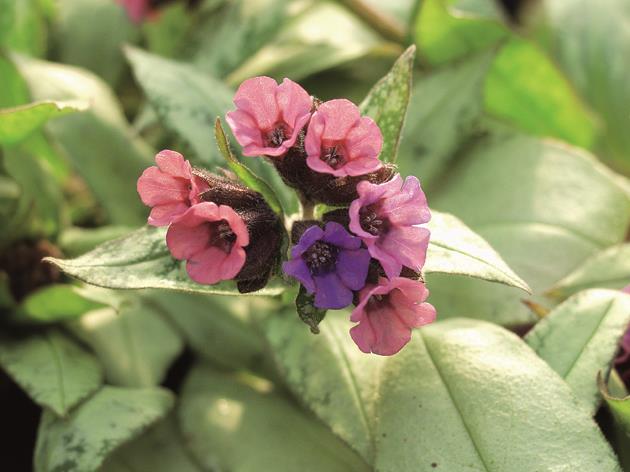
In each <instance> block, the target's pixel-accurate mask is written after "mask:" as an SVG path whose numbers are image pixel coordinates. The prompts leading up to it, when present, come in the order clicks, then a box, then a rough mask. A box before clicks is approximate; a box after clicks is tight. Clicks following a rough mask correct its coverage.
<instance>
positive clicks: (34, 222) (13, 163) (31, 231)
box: [3, 139, 64, 237]
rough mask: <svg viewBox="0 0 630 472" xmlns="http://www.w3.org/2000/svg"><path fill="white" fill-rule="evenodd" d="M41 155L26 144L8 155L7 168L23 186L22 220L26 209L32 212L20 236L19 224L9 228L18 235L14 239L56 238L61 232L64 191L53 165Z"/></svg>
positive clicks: (21, 191)
mask: <svg viewBox="0 0 630 472" xmlns="http://www.w3.org/2000/svg"><path fill="white" fill-rule="evenodd" d="M29 141H30V139H29ZM37 151H38V150H37V149H36V150H34V151H32V150H31V149H29V147H28V142H25V143H22V144H21V145H20V146H17V147H11V148H7V149H5V152H4V160H3V162H4V167H5V169H6V171H7V173H8V174H9V175H10V176H11V177H12V178H13V179H14V180H15V181H16V182H17V183H18V184H19V186H20V206H21V207H20V206H18V208H17V211H16V212H17V213H18V219H19V212H20V210H21V209H22V208H26V209H27V211H28V212H29V216H28V217H27V218H26V221H25V226H26V228H25V229H24V230H23V231H21V232H20V228H16V226H17V225H16V224H11V226H9V227H8V228H9V229H11V230H14V231H16V230H17V232H18V234H13V236H14V237H18V236H27V237H29V236H30V237H41V236H52V235H54V234H56V233H57V232H58V231H59V229H60V226H61V223H62V220H63V217H64V215H63V212H64V207H63V205H62V200H63V197H62V193H61V188H60V187H59V185H58V183H57V182H56V180H55V176H54V171H53V169H52V168H51V166H50V164H49V163H48V162H47V161H46V160H45V159H41V158H40V157H41V155H40V154H39V152H37ZM31 212H32V213H31ZM22 233H23V234H22Z"/></svg>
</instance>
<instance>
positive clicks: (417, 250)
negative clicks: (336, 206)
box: [350, 174, 431, 278]
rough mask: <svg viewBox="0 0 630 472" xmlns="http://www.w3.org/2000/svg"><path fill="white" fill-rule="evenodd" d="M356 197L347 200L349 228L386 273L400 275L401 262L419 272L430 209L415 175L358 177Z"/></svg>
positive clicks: (426, 237) (425, 252) (389, 275)
mask: <svg viewBox="0 0 630 472" xmlns="http://www.w3.org/2000/svg"><path fill="white" fill-rule="evenodd" d="M357 193H358V194H359V198H358V199H356V200H354V201H353V202H352V203H351V204H350V230H351V231H352V232H353V233H354V234H356V235H357V236H359V237H361V239H362V240H363V242H364V243H365V245H366V246H367V248H368V251H370V255H371V256H372V257H373V258H374V259H377V260H378V261H379V262H380V263H381V265H382V266H383V269H384V270H385V273H386V274H387V277H389V278H392V277H396V276H398V275H400V271H401V270H402V267H403V266H406V267H409V268H410V269H413V270H414V271H416V272H419V271H420V269H422V266H423V265H424V261H425V259H426V254H427V247H428V245H429V236H430V235H431V233H430V232H429V230H428V229H426V228H420V227H418V226H416V225H419V224H422V223H427V222H428V221H429V220H430V219H431V212H430V211H429V207H428V205H427V199H426V197H425V196H424V192H423V191H422V188H421V187H420V181H419V180H418V179H417V178H416V177H413V176H412V177H407V179H406V180H405V182H404V184H403V181H402V177H401V176H400V174H396V175H395V176H394V178H393V179H391V180H390V181H389V182H385V183H383V184H372V183H370V182H367V181H362V182H359V183H358V184H357Z"/></svg>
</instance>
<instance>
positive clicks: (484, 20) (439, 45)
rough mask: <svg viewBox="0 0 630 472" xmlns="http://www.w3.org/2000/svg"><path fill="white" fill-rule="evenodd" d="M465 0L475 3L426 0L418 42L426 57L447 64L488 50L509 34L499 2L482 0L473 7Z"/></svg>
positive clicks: (420, 19)
mask: <svg viewBox="0 0 630 472" xmlns="http://www.w3.org/2000/svg"><path fill="white" fill-rule="evenodd" d="M465 3H468V4H470V3H471V2H462V1H461V0H460V1H457V0H424V1H423V2H422V6H421V7H420V15H419V17H418V21H417V23H416V44H417V45H418V48H419V55H420V56H421V57H422V58H423V59H425V60H426V61H428V62H429V63H431V64H443V63H445V62H450V61H453V60H455V59H459V58H462V57H464V56H467V55H469V54H471V53H475V52H478V51H481V50H484V49H488V48H490V47H491V46H493V45H495V44H497V43H498V42H499V41H501V39H503V38H504V37H505V36H507V35H508V33H509V30H508V28H507V27H506V25H505V24H504V23H503V21H502V17H501V13H500V12H499V6H498V5H497V4H496V3H495V2H493V1H492V0H481V1H479V2H476V3H477V4H478V5H476V6H473V7H474V8H472V9H471V6H470V5H466V4H465ZM459 4H461V5H462V6H461V7H460V8H458V5H459ZM479 5H482V6H481V7H479Z"/></svg>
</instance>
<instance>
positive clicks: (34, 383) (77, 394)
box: [0, 330, 103, 415]
mask: <svg viewBox="0 0 630 472" xmlns="http://www.w3.org/2000/svg"><path fill="white" fill-rule="evenodd" d="M0 364H1V365H2V368H3V369H4V370H6V371H7V372H8V374H9V375H10V376H11V377H12V378H13V379H14V380H15V382H16V383H17V384H18V385H19V386H20V387H21V388H23V389H24V390H25V391H26V393H27V394H28V395H29V396H30V397H31V398H32V399H33V401H35V402H36V403H38V404H39V405H41V406H43V407H46V408H50V409H51V410H52V411H54V412H55V413H56V414H57V415H65V414H66V413H67V412H68V411H69V410H70V409H71V408H72V407H74V406H75V405H76V404H77V403H79V402H80V401H81V400H84V399H85V398H87V397H88V396H89V395H90V394H92V393H93V392H94V391H96V390H97V389H98V388H99V387H100V386H101V383H102V381H103V372H102V370H101V367H100V365H99V364H98V362H97V361H96V359H95V358H94V356H92V355H91V354H88V353H87V352H86V351H84V350H83V349H82V348H81V347H79V346H78V345H77V344H76V343H75V342H74V341H72V340H70V339H69V338H68V337H67V336H65V335H64V334H62V333H61V332H59V331H56V330H49V331H46V332H42V333H41V334H32V335H30V336H28V337H25V338H22V339H20V338H8V337H6V336H4V337H3V338H2V339H1V340H0Z"/></svg>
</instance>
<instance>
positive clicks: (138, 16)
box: [118, 0, 151, 23]
mask: <svg viewBox="0 0 630 472" xmlns="http://www.w3.org/2000/svg"><path fill="white" fill-rule="evenodd" d="M118 3H120V4H121V5H122V6H123V8H124V9H125V10H127V15H128V16H129V19H130V20H131V21H133V22H134V23H141V22H142V20H144V18H145V17H146V16H147V15H148V14H149V11H150V9H151V2H150V0H118Z"/></svg>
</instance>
